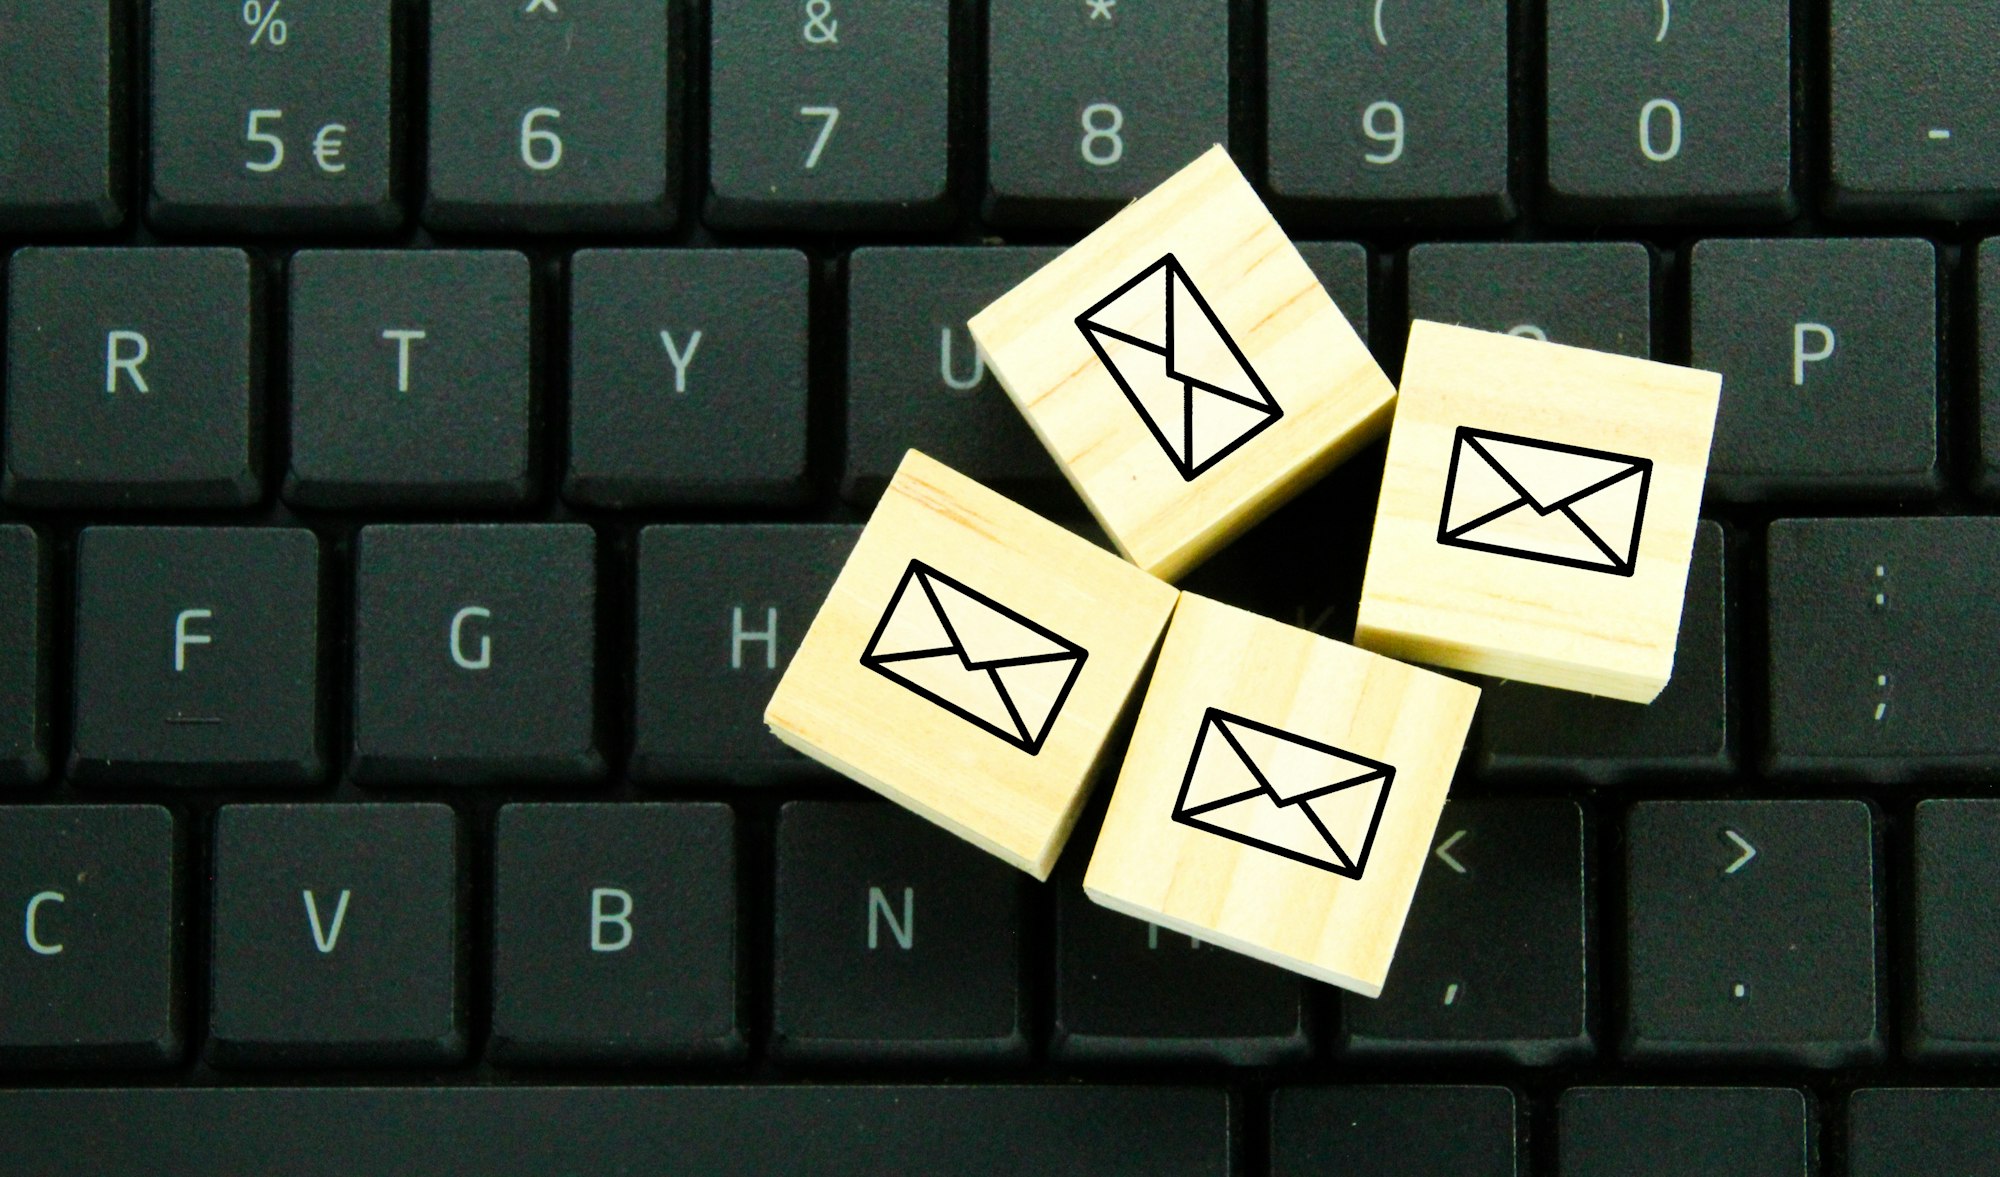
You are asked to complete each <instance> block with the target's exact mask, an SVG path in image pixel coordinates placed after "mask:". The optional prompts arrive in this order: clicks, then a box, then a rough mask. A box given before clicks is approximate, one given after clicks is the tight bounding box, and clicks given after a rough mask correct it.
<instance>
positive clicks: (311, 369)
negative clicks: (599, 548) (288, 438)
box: [285, 250, 535, 508]
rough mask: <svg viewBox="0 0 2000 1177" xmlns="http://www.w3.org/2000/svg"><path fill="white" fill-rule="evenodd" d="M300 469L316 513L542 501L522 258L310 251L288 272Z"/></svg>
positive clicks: (301, 494) (297, 486)
mask: <svg viewBox="0 0 2000 1177" xmlns="http://www.w3.org/2000/svg"><path fill="white" fill-rule="evenodd" d="M291 315H292V331H291V349H292V465H291V471H290V473H289V474H288V475H287V477H286V479H285V497H286V498H287V499H289V500H290V501H292V502H294V503H298V504H300V505H303V506H312V507H361V506H379V505H401V506H422V507H427V508H436V507H444V506H471V505H481V506H500V505H506V504H510V503H520V502H525V501H526V500H527V499H528V498H529V497H530V496H531V495H532V494H533V492H534V477H535V469H534V452H535V451H534V438H533V435H532V428H533V420H534V412H533V410H534V404H535V401H534V393H533V386H532V383H531V379H532V378H531V373H530V365H529V352H530V342H531V341H530V328H529V323H530V314H529V289H528V259H527V258H525V257H523V256H521V255H520V254H518V253H514V252H511V251H505V250H481V251H470V250H468V251H452V250H402V251H395V252H375V251H368V250H341V251H337V252H336V251H331V250H327V251H321V250H309V251H305V252H302V253H299V254H296V255H294V256H293V258H292V266H291Z"/></svg>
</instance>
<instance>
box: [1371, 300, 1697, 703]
mask: <svg viewBox="0 0 2000 1177" xmlns="http://www.w3.org/2000/svg"><path fill="white" fill-rule="evenodd" d="M1721 394H1722V377H1721V376H1719V375H1717V374H1715V373H1713V372H1701V371H1696V370H1694V369H1691V368H1680V367H1675V366H1673V365H1670V364H1656V363H1653V362H1651V361H1648V360H1637V359H1632V358H1629V357H1626V356H1615V355H1607V354H1605V353H1602V352H1594V351H1586V350H1584V349H1582V348H1575V347H1563V346H1561V345H1559V344H1553V343H1543V342H1540V341H1538V340H1532V339H1521V338H1516V337H1514V336H1511V335H1495V334H1491V333H1489V332H1485V331H1472V330H1468V329H1466V328H1463V327H1447V326H1444V325H1442V324H1439V323H1425V322H1418V323H1414V324H1412V325H1411V327H1410V344H1409V353H1408V355H1407V357H1406V358H1405V359H1404V361H1403V384H1402V389H1401V400H1400V401H1399V402H1398V404H1397V408H1396V423H1395V427H1394V429H1393V430H1392V431H1391V432H1390V435H1389V456H1388V464H1387V467H1386V468H1385V469H1384V471H1383V475H1382V495H1381V499H1380V501H1379V503H1378V505H1377V507H1376V513H1375V534H1374V539H1373V540H1372V542H1371V544H1370V547H1369V549H1368V572H1367V577H1366V579H1365V581H1364V582H1363V584H1362V589H1361V611H1360V616H1359V620H1358V623H1357V624H1356V626H1355V636H1354V640H1355V642H1356V644H1358V645H1361V646H1365V647H1367V648H1368V649H1371V650H1375V651H1378V652H1380V653H1383V654H1388V655H1390V656H1392V657H1396V658H1408V659H1411V660H1413V661H1418V662H1429V663H1433V664H1435V665H1438V666H1449V667H1453V668H1456V669H1459V670H1470V671H1476V672H1478V673H1480V674H1490V675H1495V676H1497V677H1500V678H1508V679H1518V680H1520V681H1523V682H1532V683H1540V684H1542V685H1544V686H1551V687H1565V688H1568V689H1570V690H1575V691H1585V692H1588V693H1590V694H1594V695H1606V696H1609V697H1611V698H1614V699H1625V700H1629V701H1632V702H1637V703H1650V702H1651V701H1652V700H1653V698H1654V697H1655V696H1656V695H1658V694H1659V693H1660V690H1661V688H1663V687H1665V686H1666V685H1667V679H1668V677H1669V676H1670V675H1671V674H1672V673H1673V668H1674V642H1675V638H1676V636H1677V634H1678V632H1679V629H1680V617H1681V598H1682V594H1683V590H1684V589H1685V588H1686V584H1687V571H1688V560H1689V558H1690V555H1691V553H1692V551H1693V547H1694V533H1695V523H1696V514H1697V512H1698V511H1699V510H1700V507H1701V486H1702V479H1703V477H1704V475H1705V474H1706V473H1707V470H1708V443H1709V436H1710V434H1711V433H1712V432H1713V431H1714V428H1715V408H1716V403H1717V401H1718V400H1719V399H1720V397H1721Z"/></svg>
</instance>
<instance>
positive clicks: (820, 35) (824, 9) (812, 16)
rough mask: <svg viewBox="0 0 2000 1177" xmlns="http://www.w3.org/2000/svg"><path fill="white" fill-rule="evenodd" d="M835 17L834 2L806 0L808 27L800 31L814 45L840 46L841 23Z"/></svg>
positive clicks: (829, 0)
mask: <svg viewBox="0 0 2000 1177" xmlns="http://www.w3.org/2000/svg"><path fill="white" fill-rule="evenodd" d="M832 15H833V0H806V27H805V28H803V29H801V30H799V31H800V33H801V35H803V36H804V37H805V39H806V40H807V41H808V42H809V43H811V44H814V45H838V44H840V36H839V34H840V21H839V20H828V19H827V17H829V16H832Z"/></svg>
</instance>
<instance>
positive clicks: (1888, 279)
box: [1688, 238, 1939, 499]
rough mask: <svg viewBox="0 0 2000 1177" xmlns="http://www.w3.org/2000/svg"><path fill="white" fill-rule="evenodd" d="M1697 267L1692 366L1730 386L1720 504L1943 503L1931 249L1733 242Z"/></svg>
mask: <svg viewBox="0 0 2000 1177" xmlns="http://www.w3.org/2000/svg"><path fill="white" fill-rule="evenodd" d="M1692 256H1693V260H1692V262H1691V263H1690V264H1689V269H1688V280H1689V284H1690V286H1691V291H1690V296H1689V297H1690V303H1691V308H1692V321H1691V327H1690V330H1691V332H1692V335H1693V353H1694V355H1693V358H1694V366H1695V367H1697V368H1706V369H1708V370H1709V371H1712V372H1720V373H1722V407H1721V409H1720V410H1719V411H1718V412H1717V414H1716V418H1715V448H1714V450H1713V451H1712V452H1711V454H1710V456H1709V473H1708V484H1709V487H1710V490H1711V492H1712V493H1716V494H1720V495H1723V496H1725V497H1728V498H1732V499H1748V498H1765V497H1783V496H1792V497H1798V496H1806V495H1814V494H1827V493H1837V494H1841V495H1850V496H1851V495H1858V494H1904V495H1920V494H1924V493H1926V492H1932V493H1934V492H1935V491H1936V488H1937V486H1938V482H1939V470H1938V345H1937V283H1938V280H1937V256H1936V249H1935V247H1934V246H1932V245H1931V243H1930V242H1928V241H1923V240H1918V239H1911V238H1902V239H1898V238H1875V239H1859V238H1854V239H1839V240H1817V241H1814V240H1800V239H1791V238H1787V239H1780V240H1769V241H1754V240H1743V239H1730V240H1718V241H1703V242H1701V243H1700V244H1698V245H1696V246H1695V247H1694V250H1693V254H1692Z"/></svg>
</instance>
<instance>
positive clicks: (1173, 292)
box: [1076, 253, 1285, 482]
mask: <svg viewBox="0 0 2000 1177" xmlns="http://www.w3.org/2000/svg"><path fill="white" fill-rule="evenodd" d="M1076 325H1077V329H1078V330H1080V331H1082V332H1083V337H1084V338H1085V339H1086V340H1088V341H1089V343H1090V347H1091V350H1093V351H1095V352H1096V353H1097V358H1098V359H1100V360H1102V361H1103V362H1104V367H1105V369H1106V370H1107V371H1109V372H1110V373H1111V378H1112V379H1113V380H1115V381H1117V382H1118V387H1119V388H1120V389H1121V390H1122V391H1123V392H1124V393H1125V399H1126V400H1129V401H1131V402H1132V407H1133V408H1135V409H1137V410H1138V411H1139V419H1140V420H1142V421H1144V422H1145V423H1146V428H1147V430H1148V431H1149V432H1151V433H1152V435H1153V439H1154V440H1155V441H1157V442H1159V443H1160V448H1161V449H1163V450H1165V451H1166V453H1167V457H1168V459H1169V460H1171V461H1172V462H1173V464H1174V468H1175V469H1176V470H1178V471H1180V475H1181V477H1182V478H1183V479H1186V480H1187V481H1189V482H1193V481H1194V480H1195V478H1196V477H1198V476H1199V475H1200V474H1201V473H1202V471H1204V470H1207V469H1208V468H1209V467H1211V466H1213V465H1215V464H1216V463H1217V462H1220V461H1221V460H1222V459H1224V458H1226V457H1228V456H1229V455H1230V454H1232V453H1235V452H1236V451H1237V450H1238V449H1240V448H1242V446H1243V445H1244V444H1245V443H1247V442H1248V441H1249V440H1250V439H1251V438H1253V437H1255V436H1257V435H1258V434H1259V433H1262V432H1263V431H1264V430H1266V429H1269V428H1270V427H1271V426H1272V425H1275V424H1276V423H1277V422H1278V419H1279V418H1280V417H1283V416H1284V415H1285V413H1284V410H1283V409H1281V408H1279V407H1278V402H1277V401H1275V400H1273V399H1271V392H1270V390H1269V389H1267V388H1265V387H1264V381H1263V379H1262V378H1260V377H1259V376H1258V375H1257V370H1256V369H1254V368H1252V367H1251V366H1250V361H1249V360H1248V359H1247V358H1245V357H1244V355H1243V349H1242V348H1239V347H1237V346H1236V341H1235V340H1234V339H1232V338H1230V336H1229V332H1228V331H1227V330H1225V329H1224V328H1223V326H1222V321H1221V320H1220V319H1218V318H1216V317H1215V312H1214V311H1213V310H1211V309H1210V308H1209V305H1208V300H1207V299H1205V298H1203V297H1202V296H1201V291H1199V290H1197V289H1195V285H1194V283H1193V282H1192V281H1191V280H1189V278H1188V275H1187V271H1186V270H1185V269H1183V268H1182V267H1181V263H1180V261H1179V260H1178V259H1176V258H1175V257H1174V255H1173V254H1171V253H1170V254H1168V255H1166V256H1165V257H1163V258H1161V259H1160V260H1159V261H1156V262H1154V263H1153V264H1152V265H1150V266H1147V267H1146V268H1145V269H1143V270H1141V271H1139V276H1138V277H1136V278H1133V279H1132V280H1131V281H1129V282H1126V283H1125V284H1124V285H1123V286H1120V287H1119V288H1118V289H1116V290H1114V291H1112V292H1111V293H1110V294H1108V295H1106V296H1105V297H1104V298H1103V300H1102V301H1100V302H1099V303H1097V305H1095V306H1093V307H1091V308H1090V309H1089V310H1087V311H1085V312H1083V313H1082V314H1080V315H1078V316H1077V317H1076Z"/></svg>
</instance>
